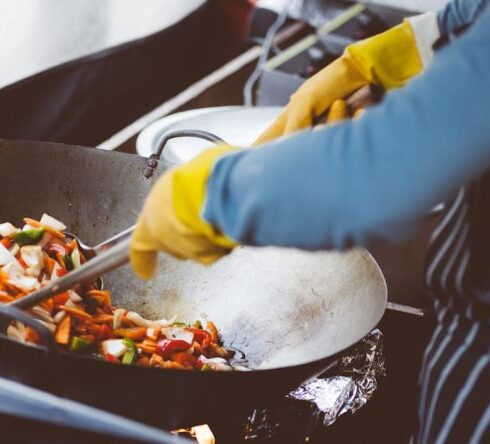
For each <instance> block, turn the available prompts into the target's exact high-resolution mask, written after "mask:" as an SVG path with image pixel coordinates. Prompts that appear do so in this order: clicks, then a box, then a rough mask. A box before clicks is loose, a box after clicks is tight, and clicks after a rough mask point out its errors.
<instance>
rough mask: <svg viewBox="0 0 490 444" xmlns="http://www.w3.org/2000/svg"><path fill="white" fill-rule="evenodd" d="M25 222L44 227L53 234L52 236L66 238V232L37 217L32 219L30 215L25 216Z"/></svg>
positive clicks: (36, 226)
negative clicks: (44, 222) (38, 219)
mask: <svg viewBox="0 0 490 444" xmlns="http://www.w3.org/2000/svg"><path fill="white" fill-rule="evenodd" d="M24 222H25V223H26V224H27V225H30V226H31V227H34V228H44V230H45V231H46V232H47V233H49V234H51V236H54V237H57V238H58V239H64V238H65V235H64V233H62V232H61V231H59V230H57V229H55V228H53V227H50V226H49V225H44V224H42V223H41V222H39V221H37V220H35V219H31V218H30V217H24Z"/></svg>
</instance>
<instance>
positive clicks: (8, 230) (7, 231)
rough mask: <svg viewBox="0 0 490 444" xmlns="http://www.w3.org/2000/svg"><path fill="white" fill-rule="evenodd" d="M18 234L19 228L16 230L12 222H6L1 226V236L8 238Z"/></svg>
mask: <svg viewBox="0 0 490 444" xmlns="http://www.w3.org/2000/svg"><path fill="white" fill-rule="evenodd" d="M15 233H17V228H15V227H14V226H13V225H12V224H11V223H10V222H5V223H3V224H0V236H2V237H8V236H12V235H14V234H15Z"/></svg>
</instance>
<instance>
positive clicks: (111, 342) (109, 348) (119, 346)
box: [102, 339, 128, 358]
mask: <svg viewBox="0 0 490 444" xmlns="http://www.w3.org/2000/svg"><path fill="white" fill-rule="evenodd" d="M127 350H128V347H127V346H126V345H125V344H124V342H123V340H122V339H107V340H106V341H104V342H102V351H103V352H104V353H105V354H109V355H112V356H115V357H116V358H119V357H121V356H122V355H124V353H126V352H127Z"/></svg>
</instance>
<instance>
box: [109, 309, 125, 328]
mask: <svg viewBox="0 0 490 444" xmlns="http://www.w3.org/2000/svg"><path fill="white" fill-rule="evenodd" d="M124 313H126V310H125V309H124V308H116V309H115V310H114V314H113V318H112V327H113V328H114V329H116V328H119V327H120V326H121V322H122V318H123V316H124Z"/></svg>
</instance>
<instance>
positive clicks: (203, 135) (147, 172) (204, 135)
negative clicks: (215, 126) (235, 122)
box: [143, 130, 226, 179]
mask: <svg viewBox="0 0 490 444" xmlns="http://www.w3.org/2000/svg"><path fill="white" fill-rule="evenodd" d="M178 137H195V138H196V139H204V140H208V141H209V142H213V143H215V144H219V143H226V142H225V141H224V140H223V139H222V138H221V137H218V136H216V135H214V134H212V133H209V132H208V131H203V130H174V131H168V132H167V133H165V134H164V135H163V136H162V137H161V138H160V140H159V141H158V143H157V150H156V152H155V153H153V154H152V155H151V156H150V157H149V158H148V162H147V163H146V167H145V169H144V170H143V174H144V176H145V177H146V178H147V179H149V178H150V177H152V176H153V172H154V171H155V168H156V167H157V166H158V161H159V160H160V157H161V155H162V152H163V149H164V148H165V145H166V144H167V142H168V141H169V140H170V139H176V138H178Z"/></svg>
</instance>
